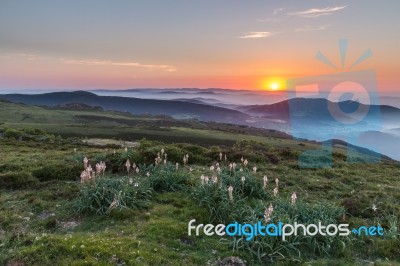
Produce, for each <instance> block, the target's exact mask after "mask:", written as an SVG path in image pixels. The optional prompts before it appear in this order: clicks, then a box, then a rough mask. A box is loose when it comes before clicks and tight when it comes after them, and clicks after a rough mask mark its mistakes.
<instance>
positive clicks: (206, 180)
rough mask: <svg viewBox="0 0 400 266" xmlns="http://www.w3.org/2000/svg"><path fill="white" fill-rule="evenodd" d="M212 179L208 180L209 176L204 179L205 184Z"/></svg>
mask: <svg viewBox="0 0 400 266" xmlns="http://www.w3.org/2000/svg"><path fill="white" fill-rule="evenodd" d="M209 180H210V179H209V178H208V176H205V177H204V183H206V184H208V181H209Z"/></svg>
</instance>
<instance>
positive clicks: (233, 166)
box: [232, 163, 236, 171]
mask: <svg viewBox="0 0 400 266" xmlns="http://www.w3.org/2000/svg"><path fill="white" fill-rule="evenodd" d="M232 168H233V171H235V170H236V163H233V164H232Z"/></svg>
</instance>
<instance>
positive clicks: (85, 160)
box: [83, 157, 89, 169]
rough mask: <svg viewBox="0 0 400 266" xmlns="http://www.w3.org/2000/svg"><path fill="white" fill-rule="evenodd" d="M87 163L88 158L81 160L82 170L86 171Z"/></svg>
mask: <svg viewBox="0 0 400 266" xmlns="http://www.w3.org/2000/svg"><path fill="white" fill-rule="evenodd" d="M88 162H89V160H88V158H86V157H85V158H83V168H84V169H86V168H87V167H88Z"/></svg>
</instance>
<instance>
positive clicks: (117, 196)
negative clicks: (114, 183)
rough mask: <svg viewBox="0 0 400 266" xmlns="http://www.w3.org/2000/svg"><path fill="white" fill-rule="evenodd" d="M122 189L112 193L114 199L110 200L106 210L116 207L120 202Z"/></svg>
mask: <svg viewBox="0 0 400 266" xmlns="http://www.w3.org/2000/svg"><path fill="white" fill-rule="evenodd" d="M121 194H122V191H120V192H119V193H118V195H117V194H115V195H114V200H113V201H112V202H111V204H110V206H109V207H108V210H107V212H110V211H111V210H112V209H114V208H117V207H118V206H119V204H120V199H121Z"/></svg>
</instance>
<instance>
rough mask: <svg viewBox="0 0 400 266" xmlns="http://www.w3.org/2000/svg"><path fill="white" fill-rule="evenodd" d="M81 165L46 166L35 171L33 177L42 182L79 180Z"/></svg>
mask: <svg viewBox="0 0 400 266" xmlns="http://www.w3.org/2000/svg"><path fill="white" fill-rule="evenodd" d="M82 168H83V167H82V166H81V165H73V166H69V165H63V164H55V165H46V166H44V167H42V168H39V169H37V170H34V171H33V172H32V175H33V176H34V177H36V178H37V179H39V180H40V181H49V180H78V179H79V177H80V174H81V171H82Z"/></svg>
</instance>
